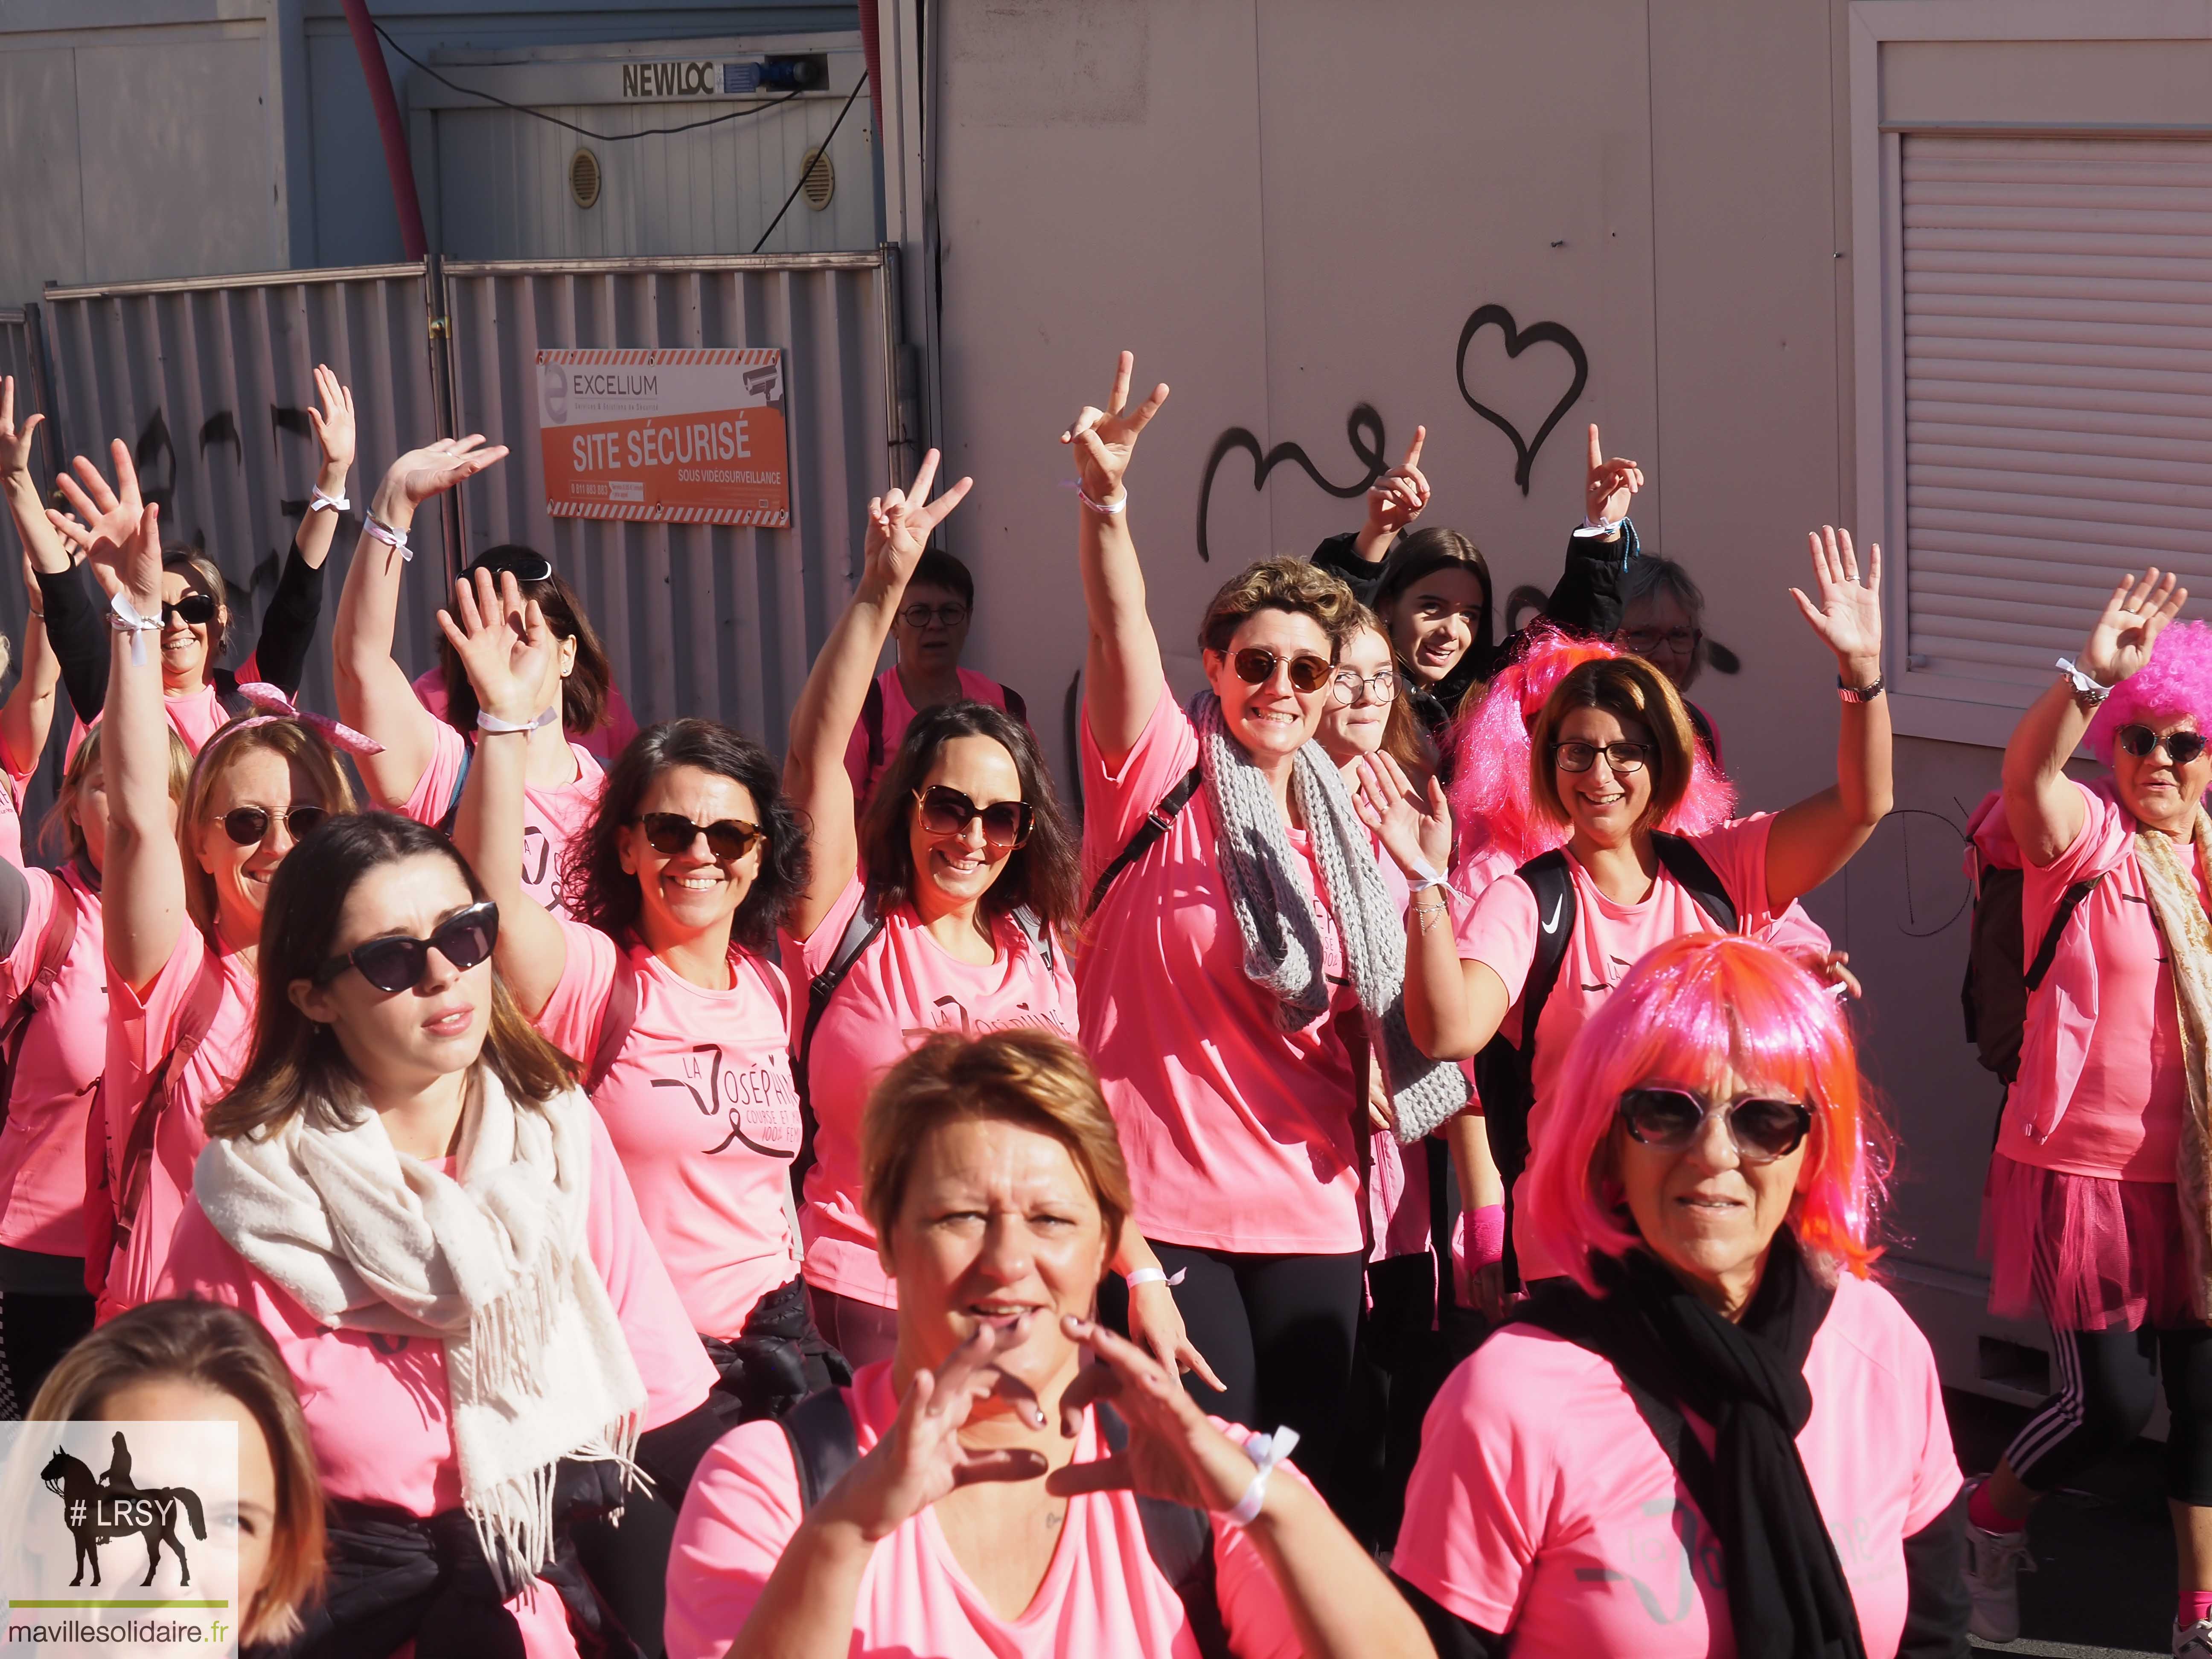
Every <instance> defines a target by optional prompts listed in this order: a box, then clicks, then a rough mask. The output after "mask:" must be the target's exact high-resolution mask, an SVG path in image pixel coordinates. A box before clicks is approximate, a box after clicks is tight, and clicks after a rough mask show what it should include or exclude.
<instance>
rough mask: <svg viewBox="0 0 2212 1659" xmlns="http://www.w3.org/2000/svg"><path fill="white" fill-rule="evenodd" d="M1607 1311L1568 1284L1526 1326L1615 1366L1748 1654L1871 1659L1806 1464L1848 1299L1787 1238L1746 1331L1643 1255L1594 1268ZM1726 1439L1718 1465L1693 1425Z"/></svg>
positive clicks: (1544, 1298) (1718, 1442) (1546, 1298)
mask: <svg viewBox="0 0 2212 1659" xmlns="http://www.w3.org/2000/svg"><path fill="white" fill-rule="evenodd" d="M1593 1266H1594V1267H1595V1270H1596V1273H1597V1276H1598V1282H1599V1285H1601V1288H1602V1289H1603V1290H1604V1291H1606V1295H1605V1296H1604V1297H1603V1298H1602V1299H1599V1298H1595V1297H1589V1296H1587V1295H1585V1294H1584V1293H1583V1291H1581V1290H1580V1289H1579V1288H1577V1286H1575V1285H1573V1284H1572V1282H1571V1281H1569V1280H1565V1279H1561V1280H1559V1281H1556V1282H1555V1284H1554V1285H1552V1286H1550V1287H1547V1289H1546V1290H1545V1291H1543V1292H1541V1294H1540V1295H1539V1296H1538V1297H1537V1298H1536V1299H1535V1300H1534V1302H1532V1303H1530V1304H1528V1308H1527V1309H1526V1310H1525V1311H1524V1312H1523V1313H1522V1318H1523V1319H1525V1320H1527V1321H1528V1322H1529V1323H1531V1324H1534V1325H1537V1326H1539V1327H1541V1328H1543V1329H1545V1330H1548V1331H1552V1332H1553V1333H1554V1334H1558V1335H1560V1336H1564V1337H1565V1338H1566V1339H1567V1340H1569V1341H1571V1342H1573V1343H1575V1344H1576V1345H1577V1346H1581V1347H1584V1348H1588V1349H1589V1351H1590V1352H1593V1353H1595V1354H1598V1355H1600V1356H1601V1357H1602V1358H1605V1359H1607V1360H1608V1361H1610V1362H1611V1363H1612V1364H1613V1369H1614V1370H1616V1371H1618V1372H1619V1373H1620V1378H1621V1381H1622V1383H1624V1384H1625V1385H1626V1387H1627V1389H1628V1391H1629V1394H1630V1395H1631V1396H1632V1398H1633V1399H1634V1400H1635V1401H1636V1404H1637V1407H1638V1410H1639V1411H1641V1412H1642V1413H1643V1414H1644V1419H1645V1421H1646V1422H1648V1423H1650V1425H1651V1431H1652V1433H1653V1434H1654V1435H1655V1436H1656V1437H1657V1438H1658V1441H1659V1443H1660V1445H1661V1446H1662V1447H1663V1448H1664V1449H1666V1452H1667V1455H1668V1457H1669V1458H1670V1459H1671V1460H1672V1461H1673V1462H1674V1467H1675V1468H1676V1469H1677V1470H1678V1471H1679V1472H1680V1475H1681V1478H1682V1484H1683V1485H1684V1486H1686V1487H1687V1488H1688V1490H1689V1493H1690V1496H1691V1498H1692V1499H1693V1500H1695V1502H1696V1504H1697V1505H1698V1507H1699V1510H1702V1511H1703V1512H1704V1515H1705V1521H1706V1522H1707V1524H1709V1525H1710V1526H1711V1528H1712V1529H1713V1531H1714V1532H1715V1533H1716V1534H1717V1535H1718V1537H1719V1539H1720V1544H1721V1554H1722V1559H1723V1561H1724V1562H1725V1563H1726V1565H1727V1573H1728V1598H1729V1618H1730V1620H1732V1622H1733V1623H1734V1625H1735V1645H1736V1650H1737V1651H1738V1652H1739V1653H1743V1654H1757V1655H1759V1656H1761V1659H1865V1655H1866V1645H1865V1643H1864V1641H1863V1638H1861V1636H1860V1633H1859V1620H1858V1609H1857V1607H1856V1606H1855V1605H1854V1604H1853V1602H1852V1601H1851V1591H1850V1584H1849V1583H1848V1582H1847V1581H1846V1580H1845V1579H1844V1567H1843V1563H1842V1561H1841V1560H1839V1559H1838V1558H1837V1555H1836V1547H1835V1543H1834V1541H1833V1540H1832V1539H1831V1538H1830V1537H1829V1535H1828V1527H1827V1522H1826V1521H1824V1520H1823V1519H1822V1518H1821V1516H1820V1505H1819V1504H1818V1503H1816V1502H1815V1501H1814V1497H1813V1487H1812V1483H1811V1482H1810V1481H1809V1480H1807V1478H1806V1475H1805V1465H1804V1462H1803V1460H1802V1459H1801V1458H1800V1457H1799V1456H1798V1455H1797V1444H1796V1437H1797V1431H1799V1430H1800V1429H1802V1428H1803V1427H1804V1426H1805V1419H1807V1418H1808V1417H1810V1416H1811V1415H1812V1413H1813V1391H1812V1389H1810V1388H1808V1386H1807V1385H1806V1382H1805V1356H1806V1354H1807V1352H1808V1351H1809V1350H1810V1349H1811V1347H1812V1346H1813V1337H1814V1333H1815V1332H1817V1331H1818V1330H1819V1329H1820V1322H1821V1321H1822V1320H1824V1319H1826V1317H1827V1316H1828V1308H1829V1304H1831V1303H1832V1302H1833V1301H1834V1300H1835V1291H1833V1290H1832V1289H1831V1288H1830V1287H1828V1286H1826V1285H1821V1284H1820V1282H1819V1281H1818V1280H1817V1279H1814V1277H1813V1275H1812V1273H1811V1272H1810V1270H1809V1269H1808V1267H1806V1265H1805V1259H1804V1256H1803V1255H1802V1253H1801V1252H1800V1250H1799V1249H1798V1247H1797V1240H1796V1236H1795V1235H1794V1234H1793V1233H1791V1231H1790V1230H1789V1229H1788V1228H1786V1227H1785V1228H1784V1229H1783V1230H1782V1231H1780V1232H1778V1233H1777V1234H1776V1235H1775V1236H1774V1243H1773V1246H1772V1248H1771V1249H1770V1250H1769V1251H1768V1253H1767V1258H1766V1271H1765V1275H1764V1277H1763V1278H1762V1279H1760V1281H1759V1292H1758V1294H1757V1295H1756V1296H1754V1297H1753V1298H1752V1302H1751V1305H1750V1307H1748V1308H1747V1309H1746V1310H1744V1316H1743V1320H1742V1322H1741V1323H1736V1322H1731V1321H1729V1320H1727V1319H1724V1318H1723V1317H1722V1316H1720V1315H1719V1314H1717V1313H1715V1312H1714V1311H1713V1310H1711V1308H1709V1307H1707V1306H1706V1305H1705V1303H1704V1302H1703V1301H1702V1300H1700V1299H1699V1297H1697V1296H1696V1295H1694V1294H1693V1293H1692V1291H1690V1290H1689V1289H1688V1288H1687V1287H1686V1285H1683V1284H1682V1282H1681V1281H1680V1279H1676V1278H1675V1277H1674V1274H1673V1273H1669V1272H1668V1270H1667V1269H1666V1268H1665V1267H1663V1266H1662V1265H1661V1264H1660V1263H1659V1262H1658V1261H1656V1260H1654V1259H1653V1258H1652V1257H1651V1256H1650V1255H1646V1254H1645V1253H1644V1252H1643V1251H1641V1250H1637V1251H1633V1252H1632V1253H1631V1254H1630V1255H1627V1256H1626V1257H1624V1258H1622V1259H1620V1260H1619V1261H1614V1260H1612V1259H1610V1258H1606V1257H1598V1258H1594V1261H1593ZM1685 1412H1688V1413H1694V1414H1695V1415H1697V1416H1698V1417H1700V1418H1702V1419H1704V1420H1705V1421H1706V1422H1707V1423H1710V1424H1711V1425H1712V1426H1713V1430H1714V1434H1715V1440H1714V1447H1713V1452H1712V1455H1711V1457H1708V1456H1707V1455H1705V1449H1704V1447H1703V1446H1702V1445H1700V1444H1699V1442H1698V1439H1697V1437H1696V1436H1695V1435H1694V1434H1692V1432H1691V1431H1690V1430H1689V1427H1688V1425H1686V1423H1685V1422H1684V1421H1683V1413H1685Z"/></svg>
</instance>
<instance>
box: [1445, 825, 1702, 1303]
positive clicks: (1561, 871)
mask: <svg viewBox="0 0 2212 1659" xmlns="http://www.w3.org/2000/svg"><path fill="white" fill-rule="evenodd" d="M1651 850H1652V852H1653V853H1654V854H1656V856H1657V858H1658V860H1659V866H1660V868H1662V870H1664V871H1666V872H1667V873H1668V874H1669V875H1671V876H1672V877H1674V879H1675V880H1676V881H1678V882H1680V883H1681V884H1682V885H1683V887H1685V888H1686V889H1687V890H1688V892H1689V895H1690V896H1691V897H1692V898H1693V899H1695V900H1696V901H1697V903H1698V908H1699V909H1700V910H1703V911H1704V912H1705V915H1707V916H1709V917H1711V919H1712V922H1713V925H1714V927H1717V928H1718V929H1719V930H1720V931H1721V932H1722V933H1734V932H1735V930H1736V926H1737V921H1738V918H1737V915H1736V908H1735V900H1733V899H1731V898H1730V897H1729V894H1728V889H1727V888H1726V887H1724V886H1723V885H1722V884H1721V878H1719V877H1718V876H1717V875H1716V874H1715V873H1714V872H1713V867H1712V866H1711V865H1710V864H1707V863H1706V862H1705V857H1704V855H1703V854H1700V853H1699V851H1698V849H1697V848H1696V846H1695V845H1694V844H1692V842H1689V841H1687V840H1686V839H1684V838H1683V837H1682V836H1670V835H1668V834H1665V833H1664V832H1662V831H1660V830H1654V831H1653V832H1652V835H1651ZM1515 873H1516V874H1517V875H1518V876H1519V877H1520V878H1521V879H1522V880H1523V881H1525V882H1527V883H1528V889H1529V890H1530V891H1531V892H1533V893H1534V894H1535V896H1536V915H1537V918H1538V921H1539V924H1540V926H1539V931H1538V933H1537V934H1536V956H1535V959H1534V961H1533V962H1531V963H1529V964H1528V979H1527V981H1525V982H1524V983H1523V984H1522V987H1521V995H1520V999H1519V1001H1520V1006H1521V1043H1520V1046H1519V1047H1518V1048H1516V1047H1515V1046H1514V1045H1513V1043H1511V1042H1509V1041H1507V1039H1506V1038H1505V1037H1504V1036H1496V1037H1492V1039H1491V1041H1490V1046H1489V1047H1487V1048H1485V1049H1484V1050H1483V1051H1482V1052H1481V1053H1480V1054H1477V1055H1476V1056H1475V1057H1474V1081H1475V1087H1476V1089H1477V1090H1478V1091H1480V1094H1481V1097H1482V1112H1483V1127H1484V1128H1485V1129H1486V1132H1487V1133H1488V1134H1489V1136H1490V1152H1491V1156H1492V1158H1495V1159H1496V1160H1497V1162H1498V1174H1499V1176H1502V1177H1503V1178H1504V1182H1505V1192H1506V1200H1507V1202H1508V1204H1509V1205H1510V1203H1511V1201H1512V1194H1513V1183H1514V1182H1516V1180H1518V1179H1519V1178H1520V1176H1521V1173H1522V1170H1525V1169H1526V1168H1527V1167H1528V1110H1529V1108H1530V1107H1532V1106H1534V1104H1535V1103H1536V1089H1535V1084H1534V1081H1533V1079H1534V1075H1535V1070H1534V1068H1535V1062H1536V1026H1537V1022H1538V1021H1540V1020H1541V1019H1542V1018H1543V1015H1544V1005H1545V1004H1546V1003H1547V1002H1549V1001H1550V1000H1551V998H1552V988H1553V986H1555V985H1557V984H1558V983H1559V967H1560V964H1561V963H1564V962H1565V960H1566V959H1567V941H1568V940H1569V939H1571V938H1573V937H1574V931H1575V921H1576V917H1577V915H1578V914H1579V912H1580V909H1581V902H1580V901H1579V900H1578V899H1577V897H1576V896H1575V878H1574V873H1573V872H1572V871H1571V869H1570V868H1569V867H1568V864H1567V854H1566V853H1565V849H1562V848H1555V849H1554V850H1553V851H1552V852H1549V853H1541V854H1538V855H1537V856H1536V857H1534V858H1533V859H1530V860H1528V863H1526V864H1524V865H1522V866H1521V868H1520V869H1519V870H1518V871H1516V872H1515ZM1505 1263H1506V1273H1507V1279H1508V1283H1509V1284H1510V1283H1514V1282H1517V1273H1516V1267H1515V1262H1514V1257H1513V1245H1512V1230H1511V1229H1510V1227H1509V1228H1508V1229H1507V1230H1506V1246H1505Z"/></svg>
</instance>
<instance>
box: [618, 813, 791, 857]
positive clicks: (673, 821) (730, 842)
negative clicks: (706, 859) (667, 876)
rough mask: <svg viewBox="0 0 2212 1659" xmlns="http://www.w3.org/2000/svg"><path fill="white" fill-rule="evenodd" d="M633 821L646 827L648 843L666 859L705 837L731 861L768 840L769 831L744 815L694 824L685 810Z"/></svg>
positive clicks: (717, 853) (712, 849) (711, 850)
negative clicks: (684, 812)
mask: <svg viewBox="0 0 2212 1659" xmlns="http://www.w3.org/2000/svg"><path fill="white" fill-rule="evenodd" d="M633 822H635V823H641V824H643V825H644V826H645V840H646V844H647V846H648V847H650V848H653V851H654V852H656V853H659V854H661V855H662V856H663V857H665V858H674V857H676V856H678V854H684V853H688V852H690V850H691V844H692V843H693V842H696V841H697V840H698V839H699V837H700V836H706V838H707V850H708V852H709V853H712V854H714V856H715V857H716V858H717V859H719V860H721V861H722V862H723V863H725V864H728V863H730V862H732V860H737V859H741V858H743V857H744V855H745V854H748V853H750V852H751V851H752V850H753V844H754V843H755V842H763V841H766V840H767V839H768V831H766V830H765V829H762V828H761V827H760V826H759V825H758V824H757V823H746V822H745V821H744V819H743V818H722V819H720V820H718V821H717V822H715V823H692V822H691V820H690V819H689V818H687V817H684V815H683V814H682V813H681V812H647V813H645V814H643V815H642V816H641V817H638V818H636V819H635V820H633Z"/></svg>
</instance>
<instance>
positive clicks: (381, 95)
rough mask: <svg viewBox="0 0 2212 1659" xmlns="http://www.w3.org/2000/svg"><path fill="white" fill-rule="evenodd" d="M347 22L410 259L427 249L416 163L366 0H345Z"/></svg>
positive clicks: (417, 257) (401, 239)
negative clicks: (381, 140)
mask: <svg viewBox="0 0 2212 1659" xmlns="http://www.w3.org/2000/svg"><path fill="white" fill-rule="evenodd" d="M345 15H346V23H347V26H348V27H350V28H351V29H352V30H353V49H354V51H355V52H356V54H357V55H358V56H359V57H360V58H361V73H362V78H363V79H364V80H366V81H367V82H368V97H369V101H370V102H371V103H373V104H374V105H375V106H376V125H377V130H378V131H380V132H381V133H382V134H383V135H384V168H385V171H386V173H390V174H391V175H392V206H393V207H395V208H397V209H398V211H399V241H400V245H401V246H403V247H404V248H405V249H406V250H407V257H408V258H410V259H420V258H424V257H426V256H427V255H428V252H429V251H430V241H429V239H428V237H427V236H425V235H424V234H422V203H421V202H420V201H418V200H417V199H416V195H415V166H414V163H413V162H412V161H410V159H409V157H408V154H407V129H406V127H405V126H404V125H403V124H402V123H401V121H400V119H399V100H398V98H396V97H394V96H393V95H392V72H391V70H388V69H386V67H385V63H384V47H383V46H382V45H381V44H380V42H379V41H378V40H377V38H376V26H375V25H374V23H372V22H371V21H369V16H368V0H345Z"/></svg>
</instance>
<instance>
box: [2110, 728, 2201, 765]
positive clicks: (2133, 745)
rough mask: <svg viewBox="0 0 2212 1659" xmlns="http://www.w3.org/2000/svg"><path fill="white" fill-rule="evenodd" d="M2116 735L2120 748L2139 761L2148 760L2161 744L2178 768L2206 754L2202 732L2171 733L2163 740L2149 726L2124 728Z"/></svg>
mask: <svg viewBox="0 0 2212 1659" xmlns="http://www.w3.org/2000/svg"><path fill="white" fill-rule="evenodd" d="M2115 735H2116V736H2117V737H2118V738H2119V741H2120V747H2121V748H2123V749H2124V750H2127V751H2128V753H2130V755H2133V756H2134V757H2136V759H2137V760H2142V759H2144V758H2146V757H2148V756H2149V755H2150V754H2151V752H2152V751H2153V750H2155V749H2157V748H2158V746H2159V745H2160V744H2165V745H2166V755H2167V757H2169V758H2170V759H2171V760H2172V762H2173V763H2174V764H2175V765H2176V766H2186V765H2188V764H2189V763H2190V762H2191V761H2193V760H2195V759H2196V758H2197V757H2198V756H2199V755H2201V754H2203V752H2204V734H2203V732H2167V733H2166V735H2165V736H2164V737H2162V738H2161V737H2160V736H2159V734H2158V733H2157V732H2154V731H2152V730H2151V729H2150V727H2148V726H2122V727H2121V728H2120V729H2119V731H2118V732H2117V733H2116V734H2115Z"/></svg>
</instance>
